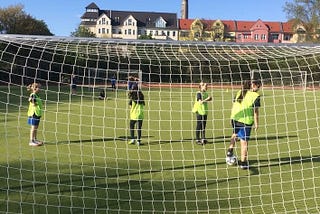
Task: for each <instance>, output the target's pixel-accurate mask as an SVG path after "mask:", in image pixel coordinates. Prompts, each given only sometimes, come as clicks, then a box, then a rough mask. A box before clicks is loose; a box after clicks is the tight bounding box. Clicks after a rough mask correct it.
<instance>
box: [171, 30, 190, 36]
mask: <svg viewBox="0 0 320 214" xmlns="http://www.w3.org/2000/svg"><path fill="white" fill-rule="evenodd" d="M172 36H176V32H175V31H173V32H172ZM188 36H189V34H188Z"/></svg>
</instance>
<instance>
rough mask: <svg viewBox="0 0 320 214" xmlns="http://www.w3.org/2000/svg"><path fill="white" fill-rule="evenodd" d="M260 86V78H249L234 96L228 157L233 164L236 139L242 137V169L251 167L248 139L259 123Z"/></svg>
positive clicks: (240, 164)
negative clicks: (250, 79) (253, 127)
mask: <svg viewBox="0 0 320 214" xmlns="http://www.w3.org/2000/svg"><path fill="white" fill-rule="evenodd" d="M260 86H261V82H260V81H259V80H253V81H252V82H251V81H249V80H247V81H245V82H244V84H243V86H242V89H241V90H240V91H238V93H237V94H236V96H235V98H234V101H233V105H232V110H231V125H232V128H233V133H232V136H231V139H230V145H229V148H228V151H227V157H226V162H227V164H228V165H233V163H232V161H231V158H233V149H234V146H235V143H236V141H237V140H238V139H240V144H241V159H240V162H239V166H240V168H241V169H249V163H248V141H249V139H250V133H251V128H252V126H253V125H254V126H255V130H256V131H257V129H258V125H259V107H260V95H259V94H258V93H257V91H258V90H259V88H260Z"/></svg>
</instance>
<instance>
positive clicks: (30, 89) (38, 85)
mask: <svg viewBox="0 0 320 214" xmlns="http://www.w3.org/2000/svg"><path fill="white" fill-rule="evenodd" d="M40 86H41V85H40V83H36V82H34V83H31V84H30V85H28V86H27V90H28V91H33V90H34V89H35V88H40Z"/></svg>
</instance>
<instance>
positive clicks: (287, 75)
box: [250, 69, 308, 89]
mask: <svg viewBox="0 0 320 214" xmlns="http://www.w3.org/2000/svg"><path fill="white" fill-rule="evenodd" d="M250 76H251V79H260V80H262V82H263V84H265V85H269V86H271V87H284V86H287V87H296V88H298V87H300V88H302V89H306V88H307V85H308V82H307V81H308V72H307V71H302V70H286V69H270V70H257V69H253V70H252V71H251V75H250Z"/></svg>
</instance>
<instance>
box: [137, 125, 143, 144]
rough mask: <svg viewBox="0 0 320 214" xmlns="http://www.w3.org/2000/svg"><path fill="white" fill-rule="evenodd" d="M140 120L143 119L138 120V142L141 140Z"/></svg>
mask: <svg viewBox="0 0 320 214" xmlns="http://www.w3.org/2000/svg"><path fill="white" fill-rule="evenodd" d="M142 122H143V120H138V130H137V134H138V142H140V141H141V135H142V131H141V129H142Z"/></svg>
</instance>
